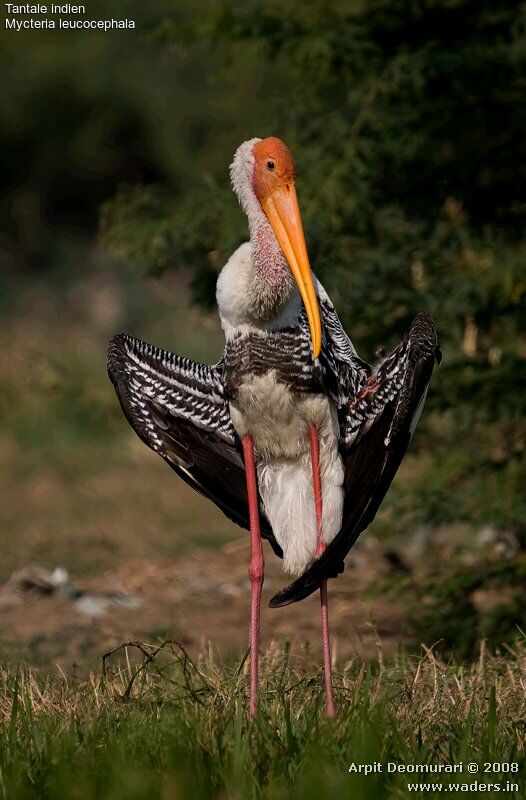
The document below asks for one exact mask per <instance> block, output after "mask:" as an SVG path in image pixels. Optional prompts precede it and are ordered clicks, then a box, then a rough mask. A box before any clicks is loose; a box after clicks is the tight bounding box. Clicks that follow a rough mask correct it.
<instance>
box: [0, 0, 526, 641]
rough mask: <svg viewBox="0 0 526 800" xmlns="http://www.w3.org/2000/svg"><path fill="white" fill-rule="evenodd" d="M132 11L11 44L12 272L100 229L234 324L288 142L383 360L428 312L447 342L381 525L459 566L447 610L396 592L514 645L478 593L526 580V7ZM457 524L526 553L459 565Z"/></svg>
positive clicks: (352, 328)
mask: <svg viewBox="0 0 526 800" xmlns="http://www.w3.org/2000/svg"><path fill="white" fill-rule="evenodd" d="M92 6H93V7H91V6H90V14H91V15H92V16H96V15H97V14H96V9H97V8H99V9H102V4H100V3H99V4H97V3H94V4H92ZM119 6H120V7H121V9H120V12H119V13H120V15H121V16H125V15H127V16H130V17H133V18H135V19H136V20H137V23H138V29H137V31H136V32H135V33H133V34H132V33H130V34H126V36H125V35H123V34H122V33H119V34H118V35H114V34H111V35H109V34H92V33H90V34H86V33H82V34H79V35H76V34H71V35H68V36H64V35H63V34H56V35H54V34H52V33H46V34H42V33H40V32H39V33H36V34H35V35H32V34H27V33H24V34H23V37H24V38H23V39H22V38H21V36H19V38H16V36H14V35H13V34H12V33H11V32H9V33H6V32H5V31H3V32H2V33H1V41H2V50H1V53H0V65H1V67H2V74H3V76H4V77H3V81H4V84H5V85H4V90H3V102H2V104H1V106H0V122H1V126H0V143H1V150H0V153H1V155H0V163H1V169H2V184H3V186H4V192H3V197H2V200H1V202H0V214H1V219H2V230H3V233H2V234H1V235H0V236H1V238H0V259H2V262H3V263H4V264H5V269H3V274H4V276H6V275H10V276H13V275H14V274H15V273H18V272H26V273H27V274H30V275H35V274H37V273H38V274H43V273H44V272H45V271H46V270H53V269H54V268H55V266H56V263H57V259H59V258H60V257H61V255H60V254H61V253H63V252H64V248H65V247H66V245H67V247H70V246H71V243H72V242H77V243H78V242H83V241H88V240H90V238H92V237H93V236H95V235H98V236H99V240H100V241H101V242H102V244H103V247H104V248H105V250H106V252H109V253H111V254H112V256H113V257H115V258H116V259H118V260H121V261H124V262H126V263H128V264H132V265H134V266H135V267H136V268H137V270H138V271H139V272H140V273H141V274H153V275H159V274H161V273H166V272H170V271H177V270H183V271H184V272H185V274H188V273H189V274H190V275H191V287H192V296H193V299H194V301H195V303H196V304H198V305H200V306H202V307H204V308H210V307H211V306H212V304H213V302H214V289H215V281H216V278H217V275H218V273H219V271H220V269H221V267H222V265H223V264H224V263H225V261H226V259H227V258H228V256H229V255H230V254H231V252H232V251H233V250H234V248H235V247H236V246H237V245H238V244H239V243H240V242H242V241H243V240H245V239H246V236H247V231H246V223H245V220H244V218H243V215H242V213H241V211H240V210H239V209H238V208H237V204H236V201H235V199H234V198H233V196H232V193H231V190H230V187H229V183H228V169H227V167H228V164H229V162H230V159H231V157H232V154H233V153H234V151H235V149H236V147H237V145H238V144H239V143H240V142H241V141H243V140H244V139H247V138H250V137H252V136H261V137H265V136H268V135H278V136H281V137H282V138H283V139H284V140H285V141H286V142H287V144H288V145H289V146H290V148H291V150H292V151H293V153H294V154H295V156H296V160H297V165H298V173H299V179H298V191H299V199H300V206H301V208H302V213H303V217H304V227H305V231H306V237H307V243H308V247H309V252H310V257H311V263H312V265H313V268H314V270H315V271H316V273H317V274H318V276H319V277H320V279H321V280H322V282H323V283H324V285H325V287H326V288H327V290H328V291H329V293H330V294H331V296H332V298H333V300H334V302H335V305H336V307H337V309H338V311H339V313H340V316H341V318H342V321H343V322H344V324H345V325H346V327H347V330H348V332H349V334H350V335H351V337H352V338H353V340H354V342H355V344H356V346H357V348H358V351H359V352H360V354H361V355H362V356H363V357H364V358H367V359H369V360H372V359H374V357H375V350H376V348H377V347H379V346H383V347H389V346H391V345H393V344H394V343H395V342H396V341H397V340H398V339H399V338H400V336H401V335H402V333H403V331H404V330H405V329H406V328H407V326H408V324H409V322H410V319H411V317H412V316H413V315H414V313H415V312H416V311H418V310H427V311H429V312H430V313H431V314H432V315H433V317H434V318H435V321H436V324H437V327H438V330H439V333H440V337H441V343H442V348H443V351H444V361H443V366H442V367H441V369H440V370H438V371H437V373H436V374H435V376H434V380H433V387H432V392H431V394H430V397H429V400H428V405H427V409H426V413H425V414H424V415H423V418H422V421H421V423H420V426H419V434H418V436H417V437H416V438H415V442H414V445H413V447H412V455H411V460H410V465H411V464H412V468H411V474H410V479H407V480H404V481H403V482H397V483H396V484H395V486H394V487H393V489H392V491H391V492H390V495H389V497H388V500H387V504H386V508H385V510H384V511H383V513H382V514H381V516H380V517H379V519H378V521H377V523H375V525H376V530H377V531H378V532H379V533H381V534H382V535H385V536H390V535H398V536H401V535H404V534H406V533H408V532H411V531H415V530H419V531H424V532H425V531H427V532H431V541H429V548H428V549H424V550H423V552H422V556H421V557H422V559H423V560H427V559H429V558H430V557H431V556H430V554H431V553H433V554H434V555H433V556H432V558H433V559H435V555H436V556H437V557H436V559H435V560H436V567H434V568H433V569H434V570H435V574H434V577H433V580H432V581H431V584H430V585H431V591H427V594H426V596H425V598H423V596H422V595H421V592H420V590H419V589H418V587H417V586H416V585H415V584H414V583H413V582H411V581H409V580H408V579H406V578H403V577H402V578H397V579H396V580H395V579H393V582H392V586H391V590H392V591H394V592H400V591H404V592H406V594H407V596H408V597H411V598H412V599H413V600H414V601H415V602H414V607H415V608H418V611H417V612H415V619H414V625H415V626H416V627H417V628H418V627H420V628H421V629H422V630H425V631H426V632H427V635H428V636H429V637H432V638H433V637H434V638H436V639H439V638H442V639H444V640H445V642H446V644H447V645H451V646H452V645H457V644H458V642H459V641H461V640H462V642H463V643H464V644H463V645H462V646H463V647H464V648H465V652H466V653H467V652H469V651H470V648H471V647H472V645H473V644H474V642H475V640H476V638H477V637H478V636H480V635H481V633H482V634H485V635H487V636H489V637H490V638H494V639H495V640H501V639H502V638H505V637H506V636H510V635H513V632H514V631H515V630H516V626H517V625H518V624H519V625H521V626H522V625H523V624H524V614H523V610H522V607H521V603H520V602H518V601H517V597H516V594H513V595H512V598H511V599H510V598H509V597H508V598H507V599H506V602H505V603H504V600H503V602H502V603H501V604H497V606H494V607H492V610H491V613H488V614H486V615H485V616H484V618H483V619H482V620H481V619H480V618H479V617H478V616H477V612H476V611H475V609H474V606H473V602H472V597H473V593H474V592H475V591H480V589H481V587H482V588H483V589H484V590H485V591H494V592H496V593H497V595H498V594H499V592H501V589H502V587H503V586H506V587H513V586H516V587H517V588H519V587H520V586H522V584H523V579H524V574H525V573H526V549H525V548H526V501H525V499H524V485H525V484H526V480H525V478H526V474H525V473H526V470H525V468H524V458H523V456H524V447H525V441H526V428H525V422H524V390H525V387H526V367H525V360H526V337H525V320H526V316H525V306H526V270H525V266H524V265H525V258H526V247H525V244H524V235H525V232H526V199H525V195H524V185H525V181H526V136H525V132H526V5H525V4H524V3H510V2H503V1H502V0H501V1H499V0H494V1H493V2H485V1H484V0H478V1H477V2H476V1H475V0H412V1H411V2H405V0H354V1H353V2H338V1H337V0H325V1H324V0H319V1H318V2H307V1H306V0H290V2H286V3H285V2H282V3H278V2H268V1H267V0H265V1H264V0H253V2H247V3H230V4H228V3H216V2H211V1H210V2H205V1H204V0H203V2H200V1H199V0H192V2H190V1H189V2H185V3H184V4H181V3H174V2H169V1H168V0H152V2H150V3H149V4H139V3H134V2H122V3H120V4H119ZM99 15H100V16H104V14H102V12H101V13H100V14H99ZM106 16H107V15H106ZM65 243H66V244H65ZM11 285H13V284H11ZM4 286H6V287H7V284H6V283H5V282H4ZM4 296H5V297H7V296H8V292H7V291H6V293H5V294H4ZM136 332H137V331H136ZM194 355H195V353H194ZM446 526H461V528H462V530H467V531H468V533H469V536H471V537H472V539H473V537H475V536H476V534H477V532H478V531H480V530H488V528H489V529H491V531H493V533H492V535H494V536H505V537H508V539H507V541H512V544H511V545H510V546H509V547H508V550H507V551H506V556H505V557H504V556H502V557H501V558H500V559H497V560H495V559H493V560H492V559H491V558H488V559H487V560H486V561H484V562H483V563H481V562H480V560H479V561H477V562H476V563H474V562H470V561H469V559H468V558H458V559H456V560H455V559H450V558H449V557H447V556H446V558H445V559H443V560H440V558H439V556H440V545H437V543H436V542H433V541H432V536H433V531H436V530H440V529H441V527H446ZM513 543H514V544H513ZM433 548H435V550H433ZM445 550H447V548H445ZM448 552H449V551H448ZM503 552H504V550H501V554H502V553H503ZM428 583H429V582H428ZM383 588H385V587H383ZM428 589H429V586H428ZM417 601H418V602H417ZM435 633H436V636H435Z"/></svg>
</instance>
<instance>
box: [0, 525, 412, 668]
mask: <svg viewBox="0 0 526 800" xmlns="http://www.w3.org/2000/svg"><path fill="white" fill-rule="evenodd" d="M247 558H248V536H247V537H245V538H244V539H243V538H242V537H239V538H238V539H236V540H235V541H233V542H231V543H229V544H227V545H226V546H224V547H223V548H221V549H220V550H210V549H195V550H190V551H189V552H187V553H186V554H184V555H183V557H182V558H181V559H180V560H179V561H178V562H177V563H169V562H164V563H159V562H156V563H154V562H149V561H144V560H142V559H141V560H139V559H137V560H134V561H131V562H129V563H127V564H124V565H123V566H121V567H120V568H119V569H116V570H113V571H110V572H107V573H105V574H103V575H101V576H100V577H97V578H89V577H86V578H84V579H82V580H76V579H75V576H71V581H72V582H73V583H75V586H76V587H77V588H78V589H80V590H82V591H87V592H92V593H93V594H94V595H95V596H97V595H103V594H104V593H107V592H113V591H115V592H123V593H126V594H127V595H131V596H133V597H134V598H136V600H137V601H138V605H137V606H136V607H126V606H121V605H116V606H115V607H111V608H109V609H108V610H107V611H106V612H105V613H103V614H100V615H91V614H86V613H83V612H82V611H81V610H79V609H78V607H77V605H76V604H75V602H74V601H73V600H72V599H67V598H65V597H61V596H60V595H59V593H58V592H52V593H50V594H46V593H44V594H41V593H35V592H30V593H29V594H26V595H24V596H20V597H19V598H17V601H16V602H13V604H10V603H9V602H7V603H5V605H4V608H2V611H1V616H2V626H1V631H0V657H2V658H4V659H7V660H9V661H10V662H11V663H13V662H14V661H16V662H20V661H26V660H27V661H29V662H30V663H31V664H32V665H35V666H40V667H42V668H46V669H49V668H53V667H56V666H58V667H59V668H60V669H62V670H63V671H64V672H66V673H69V674H71V673H72V672H78V673H82V672H84V671H85V670H86V669H87V668H96V666H97V664H98V663H100V658H101V656H102V655H103V654H104V653H105V652H107V651H109V650H110V649H112V648H113V647H116V646H117V645H119V644H120V643H122V642H124V641H126V640H136V639H138V640H140V641H156V640H159V639H160V638H161V639H162V638H165V637H166V638H174V639H177V640H178V641H180V642H181V644H183V645H184V646H185V647H186V648H187V649H188V650H189V652H190V653H192V654H196V653H197V652H198V651H199V650H200V649H202V648H203V647H204V646H206V645H207V644H208V643H209V642H211V643H212V644H213V646H214V648H215V649H216V650H217V651H218V652H219V654H221V655H223V656H227V655H230V654H233V655H240V654H242V653H243V651H244V648H245V647H246V640H247V628H248V611H249V602H250V601H249V597H250V595H249V583H248V579H247ZM386 569H388V565H387V562H386V561H385V559H384V557H383V555H382V552H381V550H380V548H379V546H378V544H377V543H376V541H375V540H372V541H371V542H369V543H368V544H366V545H365V544H364V545H363V546H362V547H361V548H359V549H358V550H356V553H355V556H354V558H353V560H352V562H351V563H350V564H349V566H348V568H347V570H346V572H345V574H344V575H343V576H340V577H339V578H338V579H337V580H334V581H331V583H330V602H331V606H330V614H331V623H332V630H333V642H334V644H333V649H334V657H335V658H336V659H337V660H338V661H342V662H343V661H346V660H348V659H351V658H353V657H355V656H356V657H359V658H367V657H370V656H372V655H374V654H375V653H377V650H378V647H380V646H381V648H382V650H383V651H384V652H386V653H388V652H391V651H392V650H393V649H396V648H397V647H398V645H399V644H400V643H402V642H404V641H407V638H406V636H405V634H404V620H403V611H402V607H401V605H400V604H398V603H397V602H394V601H393V600H392V598H389V599H388V600H387V599H382V598H381V597H378V598H373V599H367V600H366V599H364V593H365V591H366V589H367V587H368V586H369V585H370V584H371V583H372V582H373V581H374V579H375V578H376V577H380V575H381V573H382V572H385V570H386ZM286 582H287V576H285V575H284V574H283V572H282V571H281V564H280V561H279V559H277V558H276V557H275V556H274V555H273V554H272V553H270V552H267V555H266V578H265V585H264V592H263V619H262V627H263V629H262V647H263V648H265V646H266V645H267V644H269V643H270V642H271V641H279V642H285V641H288V642H290V644H291V646H292V648H293V649H294V650H295V651H296V652H298V653H301V652H302V651H303V652H304V651H305V648H308V650H309V652H311V653H312V654H313V655H316V654H317V653H318V652H319V649H320V642H319V603H318V597H317V596H313V597H310V598H307V599H306V600H304V601H303V602H301V603H298V604H295V605H292V606H288V607H285V608H282V609H269V608H268V607H267V603H268V600H269V599H270V597H271V596H272V594H273V593H274V592H275V591H276V590H278V589H279V588H281V587H282V586H284V585H285V583H286ZM9 591H10V586H7V587H4V590H3V594H0V601H1V598H2V596H3V597H4V600H5V598H6V597H8V596H9Z"/></svg>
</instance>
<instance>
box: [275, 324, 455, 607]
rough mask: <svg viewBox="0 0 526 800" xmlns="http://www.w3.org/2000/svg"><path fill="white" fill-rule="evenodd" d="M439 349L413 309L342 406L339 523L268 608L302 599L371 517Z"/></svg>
mask: <svg viewBox="0 0 526 800" xmlns="http://www.w3.org/2000/svg"><path fill="white" fill-rule="evenodd" d="M440 360H441V352H440V348H439V344H438V338H437V333H436V330H435V326H434V324H433V321H432V319H431V317H429V316H428V315H427V314H418V315H417V316H416V317H415V319H414V320H413V323H412V325H411V327H410V329H409V331H408V332H407V334H406V336H405V337H404V339H403V340H402V342H401V343H400V344H399V345H398V347H397V348H395V350H393V352H392V353H391V354H390V355H388V356H387V357H386V358H385V359H384V360H382V361H381V363H380V364H379V365H377V366H376V367H375V368H374V369H371V371H370V374H369V376H368V378H367V379H366V380H365V382H364V383H363V384H362V386H361V388H360V389H359V391H358V392H357V393H356V395H355V396H354V397H353V398H352V399H351V400H349V401H348V402H346V403H345V404H344V405H342V406H341V408H340V411H339V416H340V452H341V455H342V458H343V462H344V468H345V484H344V489H345V500H344V510H343V522H342V529H341V531H340V532H339V533H338V535H337V536H336V537H335V538H334V539H333V541H332V542H331V543H330V544H329V546H328V547H327V549H326V550H325V552H324V553H323V555H322V556H320V557H319V558H318V559H316V561H315V562H314V563H313V564H312V565H311V566H310V567H309V569H307V570H306V571H305V573H304V574H303V575H301V576H300V577H299V578H298V579H297V580H296V581H294V582H293V583H292V584H290V585H289V586H287V587H286V588H285V589H282V590H281V591H280V592H278V594H276V595H275V596H274V597H273V598H272V600H271V601H270V605H271V606H272V607H273V608H276V607H278V606H284V605H287V604H288V603H294V602H296V601H297V600H302V599H303V598H304V597H308V595H310V594H312V592H314V591H315V590H316V589H318V588H319V586H320V584H321V582H322V581H323V580H324V579H325V578H331V577H336V576H337V575H338V574H339V573H340V572H342V571H343V569H344V558H345V556H346V555H347V553H348V552H349V550H350V549H351V547H352V546H353V544H354V543H355V541H356V539H357V538H358V536H359V535H360V533H362V531H364V530H365V529H366V528H367V527H368V526H369V525H370V524H371V522H372V521H373V519H374V517H375V515H376V512H377V511H378V509H379V507H380V504H381V502H382V500H383V499H384V497H385V494H386V492H387V490H388V489H389V486H390V485H391V482H392V480H393V478H394V476H395V474H396V472H397V470H398V467H399V466H400V463H401V461H402V458H403V457H404V455H405V452H406V450H407V447H408V445H409V442H410V440H411V436H412V435H413V431H414V429H415V426H416V424H417V422H418V419H419V417H420V413H421V411H422V408H423V405H424V402H425V398H426V394H427V389H428V386H429V381H430V379H431V374H432V372H433V367H434V363H435V361H436V362H437V363H438V364H439V363H440Z"/></svg>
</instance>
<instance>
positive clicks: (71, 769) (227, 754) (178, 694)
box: [0, 642, 526, 800]
mask: <svg viewBox="0 0 526 800" xmlns="http://www.w3.org/2000/svg"><path fill="white" fill-rule="evenodd" d="M247 667H248V664H247V662H246V661H241V663H239V664H232V665H230V666H225V665H222V664H218V663H217V662H216V660H215V657H214V653H213V652H212V651H208V652H206V653H202V654H201V655H200V656H199V658H198V659H197V660H196V661H195V662H194V661H192V660H191V659H190V658H189V657H188V656H187V654H186V653H185V652H184V650H182V649H181V648H180V647H179V646H178V645H177V644H176V643H166V644H164V646H162V647H160V648H159V646H155V645H137V644H132V645H130V646H127V647H126V648H123V649H122V650H120V651H118V652H117V653H115V654H113V655H112V656H110V657H109V658H108V659H106V662H105V665H104V668H103V669H101V670H100V671H98V672H96V673H91V674H90V675H89V677H88V678H87V679H86V680H80V681H79V680H73V679H68V678H66V677H65V676H60V675H55V676H52V677H50V676H47V677H42V676H39V675H38V674H35V673H33V672H31V670H26V669H18V670H16V671H10V670H4V671H3V672H2V674H1V677H0V712H1V720H2V722H1V725H2V731H1V738H0V768H1V770H0V796H1V797H3V798H16V799H17V800H25V798H28V800H29V798H57V800H59V799H61V798H72V800H73V799H74V800H88V799H90V798H97V800H103V798H104V799H106V798H107V799H108V800H110V798H111V799H112V800H117V798H119V800H120V798H127V800H143V798H144V799H146V798H187V797H188V798H196V799H199V798H240V799H241V798H242V799H243V800H245V798H260V797H261V798H278V799H279V798H284V799H285V798H287V800H290V799H291V798H292V799H293V798H302V800H309V798H318V797H324V798H333V799H334V800H339V798H353V799H354V798H378V797H386V798H387V797H405V796H408V794H409V792H408V789H407V784H408V781H413V780H418V777H417V778H416V779H414V778H412V777H411V776H409V777H408V776H407V775H404V774H402V773H396V772H391V773H388V772H387V771H385V770H386V767H385V765H386V763H387V762H397V763H400V764H406V765H407V764H420V765H423V764H446V763H450V764H452V763H462V764H463V765H464V769H465V765H466V764H467V763H468V762H476V763H477V764H480V765H481V769H482V768H483V767H482V765H483V764H484V762H490V763H492V764H493V763H502V762H505V763H510V762H516V763H517V764H518V765H519V766H518V769H519V772H518V773H515V774H514V775H513V774H512V775H509V774H508V775H499V774H496V773H491V774H484V773H483V772H482V771H481V772H480V773H479V774H478V776H473V775H470V774H468V773H467V772H463V773H457V776H456V777H455V776H453V778H452V776H451V775H442V776H439V775H436V774H434V775H431V776H429V777H428V778H426V776H425V774H424V775H423V776H422V777H421V779H420V780H421V781H426V780H430V781H433V782H440V781H441V780H442V782H443V783H444V784H447V783H448V782H449V781H451V780H456V781H458V782H467V783H473V780H475V779H478V780H479V781H481V782H486V783H489V782H492V783H495V782H497V781H498V782H500V784H501V791H500V792H499V793H498V794H499V797H506V796H515V797H524V796H526V794H525V793H524V789H523V787H522V786H521V783H522V777H523V775H524V762H525V758H524V744H525V740H526V703H525V687H524V677H525V669H526V646H525V644H524V643H523V642H519V643H518V644H516V646H515V647H513V648H509V650H508V652H507V653H506V655H490V654H488V653H487V652H486V649H485V646H484V644H482V646H481V649H480V654H479V658H478V660H477V661H476V662H475V663H473V664H470V665H469V666H466V665H463V664H458V663H453V662H448V663H445V662H443V661H441V660H440V659H439V658H438V657H437V656H436V655H435V653H434V652H433V651H432V650H430V649H427V648H425V649H424V651H423V653H422V655H421V656H420V657H412V656H408V655H407V654H405V653H402V652H401V653H400V654H399V655H398V656H397V657H396V658H394V659H392V660H390V661H389V662H384V660H383V659H382V658H381V657H379V658H378V659H377V660H376V662H373V663H370V664H366V665H364V664H358V663H349V664H347V665H346V666H345V667H344V669H343V670H340V671H337V673H336V675H335V689H336V700H337V706H338V708H339V716H338V718H337V720H336V721H330V720H327V719H325V718H324V713H323V696H322V691H321V675H320V673H319V672H312V670H311V669H310V668H309V667H308V666H307V665H306V664H298V663H296V664H294V663H292V660H291V658H290V656H289V654H288V653H287V651H286V650H283V649H278V648H277V647H271V648H270V649H269V650H268V651H267V652H266V653H265V654H264V657H263V660H262V669H261V672H262V681H261V683H262V695H261V703H260V711H259V716H258V718H257V719H256V720H255V721H254V722H250V721H249V720H247V718H246V707H247V697H246V692H247ZM374 762H378V763H380V764H382V765H384V771H382V772H377V773H374V774H370V775H367V776H365V775H363V774H356V773H349V771H348V770H349V766H350V765H351V763H355V764H373V763H374ZM508 779H513V781H514V782H516V783H518V784H519V786H520V789H519V792H518V793H516V794H515V795H511V794H510V793H509V792H505V791H504V788H503V787H505V784H506V780H508ZM439 794H444V791H442V792H440V791H438V790H437V791H434V792H433V791H431V792H430V791H427V792H411V797H435V796H438V795H439ZM446 794H449V796H454V795H452V794H451V793H446ZM486 794H487V795H488V796H495V795H494V794H492V793H491V792H486ZM458 796H463V797H471V796H474V792H472V793H471V794H470V793H469V792H468V793H462V794H459V795H458Z"/></svg>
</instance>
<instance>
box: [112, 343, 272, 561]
mask: <svg viewBox="0 0 526 800" xmlns="http://www.w3.org/2000/svg"><path fill="white" fill-rule="evenodd" d="M108 374H109V376H110V379H111V382H112V383H113V385H114V387H115V391H116V392H117V396H118V398H119V400H120V403H121V406H122V409H123V411H124V414H125V415H126V418H127V419H128V422H129V423H130V425H131V426H132V428H133V429H134V431H135V432H136V433H137V434H138V436H139V437H140V438H141V439H142V440H143V442H145V444H147V445H148V447H150V448H151V449H152V450H154V451H155V452H156V453H158V454H159V455H160V456H161V457H162V458H164V460H165V461H166V462H167V463H168V464H169V465H170V466H171V467H172V468H173V469H174V470H175V472H177V474H178V475H180V476H181V478H182V479H183V480H184V481H186V483H188V484H189V486H191V487H192V488H193V489H196V491H198V492H199V493H200V494H202V495H204V496H205V497H207V498H208V499H209V500H212V502H214V503H215V504H216V505H217V506H218V507H219V508H220V509H221V511H223V513H224V514H226V516H227V517H228V518H229V519H231V520H232V521H233V522H235V523H237V524H238V525H241V527H243V528H247V529H248V528H249V518H248V498H247V491H246V482H245V467H244V463H243V456H242V450H241V448H240V446H239V441H238V438H237V436H236V433H235V430H234V427H233V425H232V421H231V419H230V414H229V410H228V404H227V402H226V398H225V393H224V383H223V367H222V363H221V362H219V363H218V364H216V365H214V366H208V365H206V364H200V363H198V362H195V361H192V360H190V359H188V358H183V357H181V356H178V355H176V354H174V353H169V352H167V351H166V350H162V349H160V348H158V347H154V346H153V345H151V344H147V343H146V342H143V341H141V340H139V339H135V338H134V337H133V336H128V335H126V334H119V335H118V336H115V337H114V338H113V339H112V340H111V342H110V345H109V348H108ZM261 526H262V534H263V536H265V537H266V538H268V539H269V541H270V544H271V545H272V547H273V549H274V551H275V552H276V553H277V554H278V555H281V550H280V548H279V545H278V544H277V542H276V541H275V539H274V536H273V534H272V529H271V528H270V525H269V524H268V522H267V520H266V519H265V518H264V517H262V519H261Z"/></svg>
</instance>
